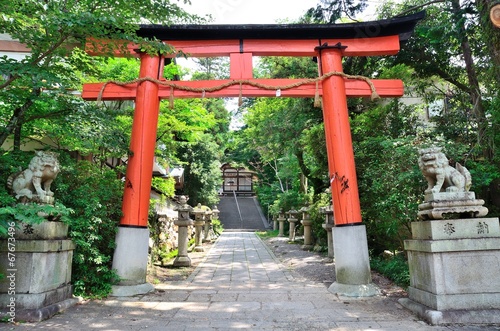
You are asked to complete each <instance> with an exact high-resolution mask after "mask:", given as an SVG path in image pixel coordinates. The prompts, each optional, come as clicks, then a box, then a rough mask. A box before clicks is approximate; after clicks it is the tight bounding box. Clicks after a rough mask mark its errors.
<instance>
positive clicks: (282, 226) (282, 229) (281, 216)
mask: <svg viewBox="0 0 500 331" xmlns="http://www.w3.org/2000/svg"><path fill="white" fill-rule="evenodd" d="M285 221H286V218H285V213H284V212H283V209H280V212H279V214H278V223H279V233H278V237H284V236H285Z"/></svg>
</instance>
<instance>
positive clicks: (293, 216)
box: [287, 209, 299, 241]
mask: <svg viewBox="0 0 500 331" xmlns="http://www.w3.org/2000/svg"><path fill="white" fill-rule="evenodd" d="M298 213H299V212H298V211H296V210H295V209H292V210H289V211H288V220H287V221H288V226H289V228H288V239H290V241H295V226H296V225H297V222H298V221H299V220H298V218H297V214H298Z"/></svg>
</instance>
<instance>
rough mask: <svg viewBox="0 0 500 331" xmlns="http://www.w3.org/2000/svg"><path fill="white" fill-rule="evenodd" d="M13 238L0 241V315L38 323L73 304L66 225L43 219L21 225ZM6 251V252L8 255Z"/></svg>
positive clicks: (74, 299) (71, 250)
mask: <svg viewBox="0 0 500 331" xmlns="http://www.w3.org/2000/svg"><path fill="white" fill-rule="evenodd" d="M16 230H17V231H16V234H15V236H14V238H15V241H13V240H9V241H8V240H1V241H0V254H1V255H2V257H3V258H2V259H0V268H1V270H2V271H3V272H5V276H6V277H5V278H4V279H3V280H2V281H1V282H0V306H1V309H0V315H1V316H5V317H7V318H8V319H9V320H10V319H11V318H14V320H15V321H28V322H38V321H41V320H44V319H48V318H50V317H52V316H53V315H55V314H57V313H59V312H61V311H63V310H65V309H66V308H68V307H70V306H72V305H74V304H76V303H77V302H78V299H76V298H74V297H73V286H72V285H71V266H72V259H73V250H74V249H75V244H74V243H73V242H72V241H71V240H70V239H68V237H67V233H68V225H67V224H64V223H62V222H52V221H46V222H43V223H41V224H35V225H28V224H22V228H21V229H16ZM9 253H10V254H9Z"/></svg>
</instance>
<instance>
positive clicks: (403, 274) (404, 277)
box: [370, 255, 410, 288]
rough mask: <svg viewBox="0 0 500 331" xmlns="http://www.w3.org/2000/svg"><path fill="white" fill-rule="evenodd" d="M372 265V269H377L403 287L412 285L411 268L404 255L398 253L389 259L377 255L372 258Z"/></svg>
mask: <svg viewBox="0 0 500 331" xmlns="http://www.w3.org/2000/svg"><path fill="white" fill-rule="evenodd" d="M370 265H371V268H372V269H374V270H377V271H378V272H380V273H381V274H382V275H384V276H386V277H387V278H389V279H390V280H392V281H393V282H394V283H396V285H398V286H401V287H403V288H407V287H408V286H410V270H409V267H408V261H406V259H405V257H404V255H396V256H394V257H392V258H388V259H386V258H383V257H380V256H377V257H374V258H372V259H371V260H370Z"/></svg>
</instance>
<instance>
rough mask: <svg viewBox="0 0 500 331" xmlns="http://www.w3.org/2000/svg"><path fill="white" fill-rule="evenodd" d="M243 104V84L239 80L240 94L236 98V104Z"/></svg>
mask: <svg viewBox="0 0 500 331" xmlns="http://www.w3.org/2000/svg"><path fill="white" fill-rule="evenodd" d="M242 104H243V84H242V83H241V82H240V96H239V98H238V106H239V107H241V105H242Z"/></svg>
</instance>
